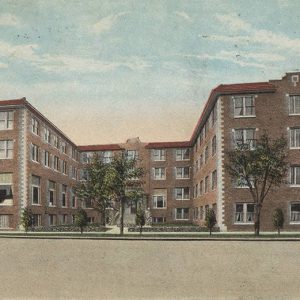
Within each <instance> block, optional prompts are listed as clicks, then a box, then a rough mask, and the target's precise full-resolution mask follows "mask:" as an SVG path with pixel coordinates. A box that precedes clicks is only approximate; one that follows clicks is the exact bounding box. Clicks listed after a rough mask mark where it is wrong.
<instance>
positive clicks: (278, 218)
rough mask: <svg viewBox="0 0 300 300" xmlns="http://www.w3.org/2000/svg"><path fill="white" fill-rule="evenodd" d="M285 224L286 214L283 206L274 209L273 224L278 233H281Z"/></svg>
mask: <svg viewBox="0 0 300 300" xmlns="http://www.w3.org/2000/svg"><path fill="white" fill-rule="evenodd" d="M283 224H284V215H283V211H282V209H281V208H276V209H274V212H273V225H274V227H275V228H276V229H277V232H278V235H280V229H281V228H282V227H283Z"/></svg>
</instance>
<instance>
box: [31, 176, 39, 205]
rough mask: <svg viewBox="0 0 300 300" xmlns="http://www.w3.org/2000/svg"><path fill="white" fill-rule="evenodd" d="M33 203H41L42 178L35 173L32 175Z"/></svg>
mask: <svg viewBox="0 0 300 300" xmlns="http://www.w3.org/2000/svg"><path fill="white" fill-rule="evenodd" d="M31 203H32V204H40V203H41V178H40V177H38V176H35V175H32V176H31Z"/></svg>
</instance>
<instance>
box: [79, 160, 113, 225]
mask: <svg viewBox="0 0 300 300" xmlns="http://www.w3.org/2000/svg"><path fill="white" fill-rule="evenodd" d="M107 170H108V164H106V163H104V162H103V160H102V159H101V157H100V156H98V155H94V157H93V158H92V161H91V163H89V164H87V165H86V166H85V168H84V169H83V173H84V176H83V179H82V180H81V181H80V182H79V183H78V184H77V185H76V186H75V187H74V192H75V194H76V196H77V197H78V198H79V199H80V200H83V201H85V202H87V201H89V202H90V203H91V206H92V207H93V208H94V209H96V210H97V211H99V212H100V214H101V222H102V225H103V226H105V225H106V209H107V208H108V207H110V199H109V194H108V187H107V186H106V184H105V176H106V174H107Z"/></svg>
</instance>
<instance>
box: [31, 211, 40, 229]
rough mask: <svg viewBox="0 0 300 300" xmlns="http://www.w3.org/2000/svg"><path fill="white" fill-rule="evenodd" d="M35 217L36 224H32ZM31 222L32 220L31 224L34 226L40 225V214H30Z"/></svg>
mask: <svg viewBox="0 0 300 300" xmlns="http://www.w3.org/2000/svg"><path fill="white" fill-rule="evenodd" d="M35 218H36V221H37V225H34V219H35ZM32 222H33V226H35V227H39V226H42V215H40V214H33V215H32Z"/></svg>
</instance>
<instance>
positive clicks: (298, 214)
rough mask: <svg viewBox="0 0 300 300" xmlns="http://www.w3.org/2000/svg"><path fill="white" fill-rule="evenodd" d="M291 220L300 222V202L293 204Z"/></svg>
mask: <svg viewBox="0 0 300 300" xmlns="http://www.w3.org/2000/svg"><path fill="white" fill-rule="evenodd" d="M290 208H291V219H290V221H291V222H297V223H299V222H300V202H298V203H292V204H291V207H290Z"/></svg>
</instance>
